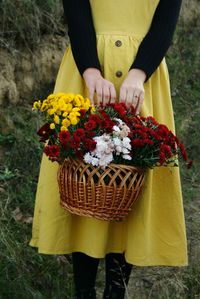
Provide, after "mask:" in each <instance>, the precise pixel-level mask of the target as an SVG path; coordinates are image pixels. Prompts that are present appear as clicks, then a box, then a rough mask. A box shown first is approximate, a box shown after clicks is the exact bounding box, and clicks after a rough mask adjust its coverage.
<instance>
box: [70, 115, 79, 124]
mask: <svg viewBox="0 0 200 299" xmlns="http://www.w3.org/2000/svg"><path fill="white" fill-rule="evenodd" d="M70 121H71V124H72V125H73V126H75V125H77V123H78V122H79V118H78V117H71V118H70Z"/></svg>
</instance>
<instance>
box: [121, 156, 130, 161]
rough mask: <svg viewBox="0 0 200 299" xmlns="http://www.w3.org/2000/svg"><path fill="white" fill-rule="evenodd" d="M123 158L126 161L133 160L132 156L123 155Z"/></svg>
mask: <svg viewBox="0 0 200 299" xmlns="http://www.w3.org/2000/svg"><path fill="white" fill-rule="evenodd" d="M122 157H123V158H124V159H126V160H131V159H132V158H131V156H130V155H123V156H122Z"/></svg>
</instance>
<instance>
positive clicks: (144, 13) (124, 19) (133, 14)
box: [90, 0, 159, 38]
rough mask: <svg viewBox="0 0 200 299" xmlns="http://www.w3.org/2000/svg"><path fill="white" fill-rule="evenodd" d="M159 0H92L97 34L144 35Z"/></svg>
mask: <svg viewBox="0 0 200 299" xmlns="http://www.w3.org/2000/svg"><path fill="white" fill-rule="evenodd" d="M158 3H159V0H109V1H107V0H101V1H99V0H90V5H91V9H92V15H93V21H94V26H95V30H96V33H97V34H106V33H108V34H127V35H132V36H135V37H140V38H141V37H144V36H145V35H146V33H147V32H148V30H149V28H150V25H151V22H152V18H153V16H154V13H155V10H156V7H157V5H158Z"/></svg>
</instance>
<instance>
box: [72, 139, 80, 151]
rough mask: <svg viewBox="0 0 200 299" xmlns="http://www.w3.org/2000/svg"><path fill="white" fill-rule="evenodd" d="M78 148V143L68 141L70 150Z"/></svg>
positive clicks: (73, 140)
mask: <svg viewBox="0 0 200 299" xmlns="http://www.w3.org/2000/svg"><path fill="white" fill-rule="evenodd" d="M79 146H80V142H78V141H76V140H75V139H71V140H70V147H71V148H72V149H78V148H79Z"/></svg>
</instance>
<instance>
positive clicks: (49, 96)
mask: <svg viewBox="0 0 200 299" xmlns="http://www.w3.org/2000/svg"><path fill="white" fill-rule="evenodd" d="M54 97H55V94H54V93H52V94H50V95H48V97H47V100H51V99H53V98H54Z"/></svg>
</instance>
